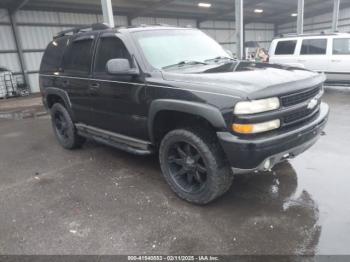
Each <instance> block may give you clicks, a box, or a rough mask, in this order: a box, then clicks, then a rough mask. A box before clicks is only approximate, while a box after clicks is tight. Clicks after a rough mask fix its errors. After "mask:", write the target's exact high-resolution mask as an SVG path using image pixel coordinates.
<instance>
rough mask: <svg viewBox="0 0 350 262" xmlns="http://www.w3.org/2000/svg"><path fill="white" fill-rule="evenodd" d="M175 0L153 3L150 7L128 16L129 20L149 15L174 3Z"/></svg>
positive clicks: (162, 0)
mask: <svg viewBox="0 0 350 262" xmlns="http://www.w3.org/2000/svg"><path fill="white" fill-rule="evenodd" d="M174 1H175V0H159V1H158V2H157V3H154V4H152V5H150V6H149V7H147V8H145V9H143V10H141V11H139V12H136V13H134V14H132V15H131V16H130V19H134V18H136V17H140V16H143V15H146V14H149V13H152V12H153V11H155V10H157V9H158V8H161V7H163V6H165V5H168V4H170V3H171V2H174Z"/></svg>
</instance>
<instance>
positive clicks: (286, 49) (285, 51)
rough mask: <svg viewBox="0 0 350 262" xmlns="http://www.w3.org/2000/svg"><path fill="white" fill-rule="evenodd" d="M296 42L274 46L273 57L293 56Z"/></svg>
mask: <svg viewBox="0 0 350 262" xmlns="http://www.w3.org/2000/svg"><path fill="white" fill-rule="evenodd" d="M296 45H297V41H296V40H295V41H280V42H278V44H277V46H276V51H275V55H293V54H294V50H295V47H296Z"/></svg>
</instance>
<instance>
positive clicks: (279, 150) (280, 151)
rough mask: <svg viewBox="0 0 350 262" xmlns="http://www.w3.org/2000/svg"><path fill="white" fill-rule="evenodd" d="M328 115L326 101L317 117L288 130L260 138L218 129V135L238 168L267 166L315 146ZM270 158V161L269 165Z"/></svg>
mask: <svg viewBox="0 0 350 262" xmlns="http://www.w3.org/2000/svg"><path fill="white" fill-rule="evenodd" d="M328 115H329V106H328V105H327V104H325V103H322V104H321V106H320V113H319V114H318V116H317V117H316V118H315V119H314V120H313V121H311V122H309V123H306V124H304V125H303V126H300V127H297V128H293V129H290V130H288V131H282V130H281V131H280V132H277V134H276V133H271V134H269V135H267V136H264V137H258V138H242V137H238V136H235V135H233V134H231V133H229V132H217V136H218V138H219V141H220V144H221V146H222V148H223V150H224V152H225V153H226V157H227V159H228V160H229V162H230V164H231V166H232V168H233V170H234V172H236V173H245V172H251V171H257V170H258V171H259V170H266V169H270V168H271V167H273V166H274V165H275V164H277V163H278V162H281V161H283V160H285V159H287V158H292V157H294V156H296V155H298V154H300V153H302V152H304V151H305V150H307V149H308V148H309V147H311V146H312V145H313V144H314V143H315V142H316V141H317V140H318V138H319V136H320V134H321V133H322V131H323V129H324V127H325V125H326V123H327V120H328ZM267 160H269V162H270V164H269V165H268V168H266V161H267Z"/></svg>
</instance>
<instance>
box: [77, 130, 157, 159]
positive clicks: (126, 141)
mask: <svg viewBox="0 0 350 262" xmlns="http://www.w3.org/2000/svg"><path fill="white" fill-rule="evenodd" d="M75 127H76V128H77V130H78V134H79V135H81V136H84V137H87V138H92V139H94V140H96V141H98V142H100V143H103V144H106V145H109V146H112V147H115V148H118V149H121V150H124V151H126V152H129V153H132V154H136V155H149V154H152V153H153V150H152V146H151V143H150V142H147V141H144V140H141V139H137V138H133V137H129V136H125V135H121V134H117V133H113V132H110V131H107V130H103V129H99V128H96V127H92V126H88V125H85V124H81V123H79V124H75Z"/></svg>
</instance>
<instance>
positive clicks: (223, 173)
mask: <svg viewBox="0 0 350 262" xmlns="http://www.w3.org/2000/svg"><path fill="white" fill-rule="evenodd" d="M179 141H184V142H186V143H189V144H190V145H191V146H192V147H193V148H194V149H196V150H197V151H198V153H199V154H200V155H201V157H202V161H203V162H204V164H205V167H206V168H207V173H206V182H205V184H204V185H203V188H202V189H200V190H199V191H198V192H195V193H191V192H186V191H184V190H183V189H182V188H181V186H178V183H176V182H175V180H176V179H175V180H174V178H173V176H172V171H171V168H170V167H169V164H168V162H167V161H168V157H169V154H170V153H169V150H170V148H171V146H172V145H173V144H174V143H178V142H179ZM159 161H160V166H161V169H162V173H163V175H164V177H165V179H166V181H167V183H168V184H169V186H170V187H171V189H172V190H173V191H174V192H175V193H176V194H177V195H178V196H179V197H180V198H182V199H184V200H186V201H188V202H191V203H194V204H199V205H204V204H208V203H209V202H211V201H213V200H215V199H217V198H218V197H220V196H222V195H223V194H224V193H226V192H227V191H228V189H229V188H230V187H231V185H232V181H233V173H232V171H231V169H230V167H229V164H228V162H227V160H226V158H225V155H224V153H223V151H222V148H221V146H220V145H219V142H218V140H217V138H216V135H215V133H212V132H209V131H207V130H205V129H204V128H192V127H189V128H183V129H176V130H173V131H170V132H169V133H167V134H166V135H165V136H164V138H163V139H162V141H161V144H160V148H159Z"/></svg>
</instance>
